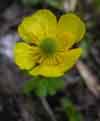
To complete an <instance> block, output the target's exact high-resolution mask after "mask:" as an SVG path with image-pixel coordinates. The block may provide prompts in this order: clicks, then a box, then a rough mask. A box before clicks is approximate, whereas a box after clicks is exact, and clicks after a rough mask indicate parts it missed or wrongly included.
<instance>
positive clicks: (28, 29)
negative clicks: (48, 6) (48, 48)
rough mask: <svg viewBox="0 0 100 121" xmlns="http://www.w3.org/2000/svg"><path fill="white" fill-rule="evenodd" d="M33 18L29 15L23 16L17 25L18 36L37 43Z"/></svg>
mask: <svg viewBox="0 0 100 121" xmlns="http://www.w3.org/2000/svg"><path fill="white" fill-rule="evenodd" d="M32 25H33V20H32V17H31V16H28V17H25V18H24V19H23V21H22V23H21V24H20V25H19V27H18V33H19V36H20V37H21V38H22V40H24V41H26V42H32V43H34V44H37V40H38V38H37V37H36V36H35V34H34V29H35V28H32V27H33V26H32Z"/></svg>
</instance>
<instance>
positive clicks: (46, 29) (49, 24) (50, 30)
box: [32, 9, 57, 39]
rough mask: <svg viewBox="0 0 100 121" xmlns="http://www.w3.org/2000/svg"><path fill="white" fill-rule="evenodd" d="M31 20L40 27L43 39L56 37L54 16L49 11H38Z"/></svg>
mask: <svg viewBox="0 0 100 121" xmlns="http://www.w3.org/2000/svg"><path fill="white" fill-rule="evenodd" d="M32 18H33V20H35V21H36V23H38V24H39V25H40V26H41V27H42V32H43V34H44V35H43V38H44V37H45V38H46V37H48V38H49V37H52V36H53V37H54V36H56V30H57V19H56V16H55V15H54V14H53V13H52V12H51V11H50V10H47V9H41V10H38V11H37V12H36V13H35V14H33V16H32ZM35 21H34V22H35ZM37 31H38V29H37ZM38 36H39V35H38ZM41 37H42V36H40V39H41Z"/></svg>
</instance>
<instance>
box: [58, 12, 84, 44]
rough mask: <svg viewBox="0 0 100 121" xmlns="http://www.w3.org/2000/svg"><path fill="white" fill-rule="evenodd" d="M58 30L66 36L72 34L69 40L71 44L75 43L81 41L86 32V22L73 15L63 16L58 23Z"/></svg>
mask: <svg viewBox="0 0 100 121" xmlns="http://www.w3.org/2000/svg"><path fill="white" fill-rule="evenodd" d="M58 28H59V31H62V33H63V32H64V33H65V34H66V33H70V34H71V40H69V41H71V43H75V42H78V41H79V40H81V39H82V38H83V36H84V34H85V31H86V30H85V29H86V27H85V24H84V22H83V21H82V20H81V19H80V18H79V17H78V16H76V15H75V14H73V13H68V14H65V15H62V16H61V18H60V20H59V23H58ZM66 39H67V36H66ZM69 39H70V38H69ZM69 44H70V43H69ZM71 45H72V44H71Z"/></svg>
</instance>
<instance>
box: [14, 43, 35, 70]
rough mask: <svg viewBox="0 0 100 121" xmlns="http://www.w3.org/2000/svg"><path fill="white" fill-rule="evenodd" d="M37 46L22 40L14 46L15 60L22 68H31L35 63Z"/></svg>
mask: <svg viewBox="0 0 100 121" xmlns="http://www.w3.org/2000/svg"><path fill="white" fill-rule="evenodd" d="M36 53H37V48H35V47H31V46H29V45H28V44H26V43H23V42H20V43H17V44H16V47H15V48H14V61H15V63H16V64H17V65H18V66H19V67H20V68H21V69H27V70H28V69H31V68H32V67H33V66H34V65H35V58H36V56H34V55H35V54H36Z"/></svg>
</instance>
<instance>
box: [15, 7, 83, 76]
mask: <svg viewBox="0 0 100 121" xmlns="http://www.w3.org/2000/svg"><path fill="white" fill-rule="evenodd" d="M18 33H19V35H20V37H21V38H22V40H23V41H22V42H18V43H16V47H15V48H14V59H15V62H16V64H17V65H18V66H19V67H20V68H21V69H25V70H28V71H29V73H30V74H31V75H33V76H38V75H41V76H45V77H59V76H62V75H64V72H66V71H67V70H69V69H70V68H71V67H72V66H73V65H74V64H75V63H76V61H77V59H78V58H79V57H80V55H81V52H82V50H81V48H75V49H71V47H72V46H73V44H75V43H77V42H79V41H80V40H81V39H82V38H83V36H84V34H85V25H84V23H83V22H82V21H81V20H80V18H79V17H78V16H76V15H75V14H73V13H68V14H64V15H62V16H61V18H60V20H59V21H58V22H57V19H56V16H55V15H54V14H53V13H52V12H51V11H49V10H46V9H43V10H39V11H37V12H36V13H34V14H33V15H32V16H28V17H25V18H24V20H23V21H22V23H21V24H20V25H19V27H18Z"/></svg>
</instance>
